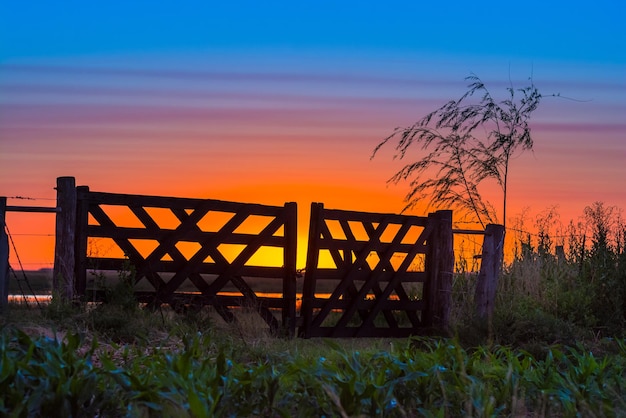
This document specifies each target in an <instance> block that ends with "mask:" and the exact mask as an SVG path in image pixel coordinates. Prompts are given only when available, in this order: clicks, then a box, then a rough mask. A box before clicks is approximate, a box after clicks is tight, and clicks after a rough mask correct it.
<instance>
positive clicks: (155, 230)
mask: <svg viewBox="0 0 626 418" xmlns="http://www.w3.org/2000/svg"><path fill="white" fill-rule="evenodd" d="M296 211H297V208H296V204H295V203H287V204H285V206H284V207H279V206H265V205H257V204H247V203H235V202H225V201H218V200H208V199H206V200H205V199H186V198H173V197H160V196H139V195H125V194H112V193H99V192H91V191H89V188H88V187H78V188H77V221H76V223H77V228H76V292H77V294H78V295H82V296H83V297H86V298H89V297H93V298H102V297H103V292H102V291H101V290H98V289H97V288H95V287H94V286H93V285H91V286H90V283H91V282H92V281H93V280H88V279H90V278H91V277H88V273H87V272H88V271H92V272H98V274H100V280H102V279H103V278H104V279H105V280H109V279H110V278H111V277H110V276H112V274H111V273H110V272H115V271H121V270H124V269H128V268H129V265H130V267H131V268H132V269H133V270H134V274H133V277H134V286H135V295H136V297H137V298H138V300H139V301H140V302H145V303H148V304H150V305H152V306H159V305H160V304H163V303H167V304H169V305H171V306H173V307H177V306H180V305H183V304H185V305H189V304H192V305H199V306H203V305H211V306H213V307H214V308H215V310H216V311H217V312H218V313H219V314H220V315H221V316H222V317H223V318H224V319H225V320H227V321H232V320H233V319H234V318H235V316H234V314H233V308H241V307H247V308H252V309H254V310H256V312H258V313H259V314H260V315H261V317H262V318H263V320H264V321H265V322H266V323H267V324H268V325H269V327H270V328H271V329H272V330H274V331H276V330H278V329H280V328H283V329H284V330H285V331H287V332H288V333H289V334H293V333H294V332H295V325H296V310H295V300H296V245H297V243H296V239H297V230H296V228H297V226H296V216H297V214H296ZM103 241H104V242H105V244H102V242H103ZM98 242H100V244H102V245H105V246H107V247H114V248H113V251H111V248H106V249H105V250H106V251H104V254H101V253H99V252H100V251H102V250H101V249H100V250H98V249H97V245H96V244H97V243H98ZM102 245H101V246H102ZM94 247H96V249H94ZM264 254H265V255H264ZM268 254H269V255H268ZM264 257H265V258H264ZM268 257H270V258H271V259H270V258H268ZM268 261H269V263H268ZM268 264H270V265H271V266H269V267H268ZM102 272H105V273H102ZM106 272H109V274H108V275H107V274H106ZM261 278H262V279H263V280H260V279H261ZM91 279H92V278H91ZM259 286H262V287H263V288H260V287H259ZM90 287H91V288H90ZM268 293H271V295H270V296H268ZM276 311H278V312H280V314H281V315H280V317H279V318H276V317H275V316H274V314H273V312H276Z"/></svg>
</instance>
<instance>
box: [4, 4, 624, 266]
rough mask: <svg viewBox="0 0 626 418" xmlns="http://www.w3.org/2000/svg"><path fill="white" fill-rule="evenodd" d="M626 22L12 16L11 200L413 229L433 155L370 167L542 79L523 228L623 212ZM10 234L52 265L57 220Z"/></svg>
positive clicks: (334, 10)
mask: <svg viewBox="0 0 626 418" xmlns="http://www.w3.org/2000/svg"><path fill="white" fill-rule="evenodd" d="M548 3H549V4H548ZM625 16H626V5H625V3H623V2H619V1H615V0H611V1H605V0H599V1H594V2H576V1H568V2H561V1H554V2H545V1H526V2H502V1H497V2H495V1H494V2H491V1H487V2H454V1H453V2H429V3H425V2H418V1H386V2H367V1H359V2H351V1H345V2H331V1H318V2H312V3H308V2H294V1H289V2H287V1H285V2H278V1H268V2H213V1H203V2H193V1H192V2H175V3H174V2H148V1H128V2H118V1H108V2H87V1H84V0H83V1H63V2H44V1H40V2H38V1H35V2H5V3H4V4H3V6H2V11H1V12H0V196H7V197H11V198H12V199H9V202H8V204H9V205H37V206H51V205H54V198H55V196H56V194H55V191H54V189H53V187H54V186H55V179H56V177H59V176H74V177H76V181H77V183H78V184H79V185H88V186H89V187H90V188H91V190H95V191H105V192H119V193H134V194H156V195H168V196H182V197H203V198H213V199H221V200H234V201H241V202H254V203H265V204H272V205H282V204H283V203H284V202H288V201H295V202H297V203H298V207H299V211H298V216H299V219H300V223H301V226H302V227H301V231H300V235H301V236H302V237H305V236H306V225H307V223H308V211H309V205H310V203H311V202H323V203H324V204H325V205H326V207H330V208H337V209H350V210H364V211H376V212H396V213H397V212H400V211H401V210H402V208H403V207H404V201H403V197H404V195H405V194H406V192H407V191H408V188H407V185H406V184H399V185H389V184H387V180H388V179H389V178H390V177H391V176H392V175H393V173H394V172H395V171H396V170H397V169H398V168H400V167H401V165H402V164H403V163H406V162H409V161H410V159H411V155H415V156H416V157H415V158H419V156H420V155H421V154H420V150H419V149H417V148H416V149H414V150H413V153H414V154H411V155H409V156H408V157H407V158H408V159H407V160H406V161H394V160H393V159H392V157H393V147H392V146H389V147H386V148H383V150H382V152H381V153H380V154H378V155H377V157H376V158H375V159H373V160H370V156H371V154H372V151H373V148H374V147H375V146H376V144H377V143H379V142H380V141H381V140H382V139H383V138H384V137H386V136H387V135H388V134H390V133H391V132H392V131H393V129H394V128H395V127H397V126H406V125H410V124H411V123H413V122H415V121H416V120H418V119H419V118H420V117H422V116H423V115H425V114H426V113H428V112H429V111H432V110H434V109H436V108H437V107H439V106H441V105H443V104H444V103H445V102H446V101H448V100H450V99H456V98H458V97H459V96H460V95H462V94H463V93H464V92H465V90H466V87H467V82H466V81H465V77H466V76H468V75H470V74H472V73H474V74H476V75H478V76H479V77H481V78H482V79H483V81H485V83H486V84H487V86H488V87H489V88H490V89H491V90H492V92H493V93H494V95H496V96H500V97H502V98H504V94H505V93H506V91H505V88H506V87H507V86H508V85H509V84H510V83H512V84H513V85H514V86H516V87H523V86H525V85H526V84H527V83H528V79H529V77H532V79H533V81H534V83H535V85H536V86H537V87H538V88H539V90H540V91H541V93H542V94H543V95H544V96H546V97H544V99H543V101H542V103H541V106H540V107H539V109H538V110H537V111H536V113H535V114H534V115H533V118H532V122H531V127H532V133H533V139H534V141H535V146H534V151H533V152H527V153H524V154H522V155H520V156H519V157H517V158H516V159H515V160H513V161H512V163H511V179H510V182H511V183H510V196H509V197H510V200H509V205H510V208H509V214H510V215H511V217H514V216H517V215H519V214H520V213H521V212H522V211H523V210H524V208H528V210H529V211H530V213H532V214H537V213H541V212H542V211H545V210H546V209H547V208H550V207H553V206H556V207H557V210H558V212H559V213H560V215H561V218H562V220H563V221H564V222H567V221H568V220H569V219H575V218H577V217H578V216H580V215H581V214H582V211H583V209H584V207H585V206H587V205H590V204H592V203H593V202H595V201H602V202H604V203H605V204H607V205H614V206H617V207H620V208H626V187H625V186H624V184H625V181H626V47H625V45H626V25H624V18H625ZM552 94H560V97H548V96H550V95H552ZM17 196H21V197H27V198H31V199H35V200H24V199H15V198H14V197H17ZM486 197H487V198H488V199H489V200H492V201H493V203H494V204H498V205H499V199H500V197H499V195H498V194H497V193H487V195H486ZM413 213H416V214H424V213H422V212H420V208H417V209H416V210H415V211H414V212H413ZM532 216H534V215H532ZM7 225H8V227H9V229H10V232H11V234H12V235H13V236H14V239H15V242H16V244H17V248H18V252H19V253H20V257H21V259H22V262H23V263H24V265H25V267H26V268H40V267H49V266H51V265H52V260H53V251H52V247H51V244H52V242H53V238H52V237H51V236H49V235H50V234H52V233H53V232H54V217H53V216H52V215H47V214H16V213H9V214H8V215H7ZM14 263H15V258H14V255H13V256H12V265H14ZM298 267H303V260H301V259H299V266H298Z"/></svg>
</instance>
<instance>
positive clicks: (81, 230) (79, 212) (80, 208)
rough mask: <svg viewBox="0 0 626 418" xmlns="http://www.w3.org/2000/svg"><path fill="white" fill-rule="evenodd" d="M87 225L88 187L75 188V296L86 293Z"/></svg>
mask: <svg viewBox="0 0 626 418" xmlns="http://www.w3.org/2000/svg"><path fill="white" fill-rule="evenodd" d="M88 223H89V187H88V186H78V187H77V188H76V231H75V235H74V239H75V242H74V260H76V261H75V264H74V291H75V292H76V293H75V296H78V297H82V296H85V294H86V292H87V224H88Z"/></svg>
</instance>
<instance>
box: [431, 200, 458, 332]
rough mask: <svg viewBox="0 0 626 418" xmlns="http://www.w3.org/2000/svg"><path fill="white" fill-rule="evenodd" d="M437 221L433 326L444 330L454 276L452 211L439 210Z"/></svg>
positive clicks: (448, 315)
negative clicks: (436, 276)
mask: <svg viewBox="0 0 626 418" xmlns="http://www.w3.org/2000/svg"><path fill="white" fill-rule="evenodd" d="M435 216H436V219H437V241H436V243H435V245H437V246H438V247H439V248H438V250H437V255H438V259H437V260H435V263H437V265H438V268H437V273H438V276H439V278H438V280H437V289H436V291H435V297H436V299H437V301H436V303H435V307H436V308H435V312H434V318H433V319H434V325H435V327H437V328H439V329H441V330H446V329H447V328H448V325H449V321H450V310H451V308H452V279H453V274H454V236H453V234H452V211H451V210H439V211H437V212H436V213H435Z"/></svg>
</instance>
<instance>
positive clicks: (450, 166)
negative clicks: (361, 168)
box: [372, 74, 542, 227]
mask: <svg viewBox="0 0 626 418" xmlns="http://www.w3.org/2000/svg"><path fill="white" fill-rule="evenodd" d="M466 80H468V81H469V82H470V84H469V85H468V91H467V92H466V93H465V94H463V95H462V96H461V98H460V99H458V100H452V101H449V102H448V103H446V104H445V105H443V106H442V107H440V108H439V109H437V110H435V111H434V112H431V113H429V114H427V115H426V116H424V117H423V118H422V119H420V120H419V121H417V122H416V123H415V124H413V125H412V126H410V127H408V128H396V129H395V130H394V132H393V133H392V134H391V135H389V136H388V137H387V138H385V139H384V140H383V141H382V142H380V143H379V144H378V145H377V146H376V148H375V149H374V152H373V154H372V158H374V157H375V155H376V153H377V152H378V151H379V150H380V148H381V147H382V146H383V145H385V144H386V143H387V142H389V141H391V140H393V139H397V141H398V142H397V144H396V155H395V157H394V158H399V159H403V158H405V157H406V156H407V151H408V149H409V147H411V145H413V144H415V145H420V146H421V149H422V150H423V151H425V154H424V155H423V156H422V158H420V159H419V160H417V161H415V162H412V163H410V164H407V165H405V166H404V167H403V168H402V169H401V170H400V171H398V172H397V173H396V174H395V175H394V176H393V177H392V178H391V179H390V180H389V181H390V182H393V183H397V182H399V181H403V180H410V186H411V190H410V192H409V193H408V194H407V196H406V202H407V205H406V206H405V208H404V210H406V209H409V208H411V207H413V206H414V205H415V204H416V203H417V202H418V201H421V200H422V199H425V198H427V197H429V198H430V202H429V206H431V205H433V204H435V203H436V205H437V206H442V205H446V206H448V207H453V208H455V209H460V210H461V212H462V213H463V214H464V215H467V216H469V217H470V218H473V219H475V220H477V221H478V222H480V223H481V224H482V225H483V227H484V226H485V224H486V223H489V222H497V216H496V211H495V209H494V207H493V206H492V205H491V204H490V203H489V202H487V201H485V200H484V199H483V197H482V196H481V194H480V193H479V190H478V186H479V184H480V183H481V182H483V181H484V180H487V179H493V180H495V181H496V182H497V183H498V185H499V186H500V188H501V189H502V220H503V223H504V225H505V226H506V206H507V197H508V196H507V192H508V180H509V162H510V160H511V158H512V156H513V155H514V154H515V153H516V151H518V150H521V151H524V150H530V149H532V147H533V141H532V138H531V136H530V127H529V124H528V123H529V120H530V116H531V114H532V113H533V112H534V111H535V110H536V109H537V106H538V105H539V102H540V99H541V97H542V96H541V94H540V93H539V91H538V89H537V88H536V87H535V86H534V84H533V82H532V79H530V85H528V86H527V87H524V88H521V89H515V88H513V86H512V85H511V86H509V87H507V91H508V97H507V98H506V99H505V100H502V101H499V102H498V101H496V99H494V97H493V96H492V95H491V93H490V91H489V90H488V89H487V87H486V86H485V84H484V83H483V82H482V81H481V79H480V78H478V77H477V76H476V75H474V74H472V75H470V76H469V77H467V78H466ZM475 95H476V96H478V95H481V96H482V97H481V98H480V99H478V100H473V101H472V98H473V97H474V96H475Z"/></svg>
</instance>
